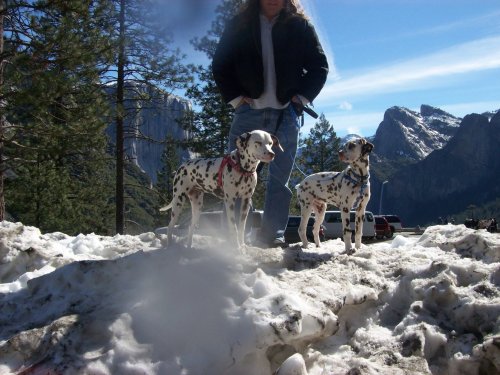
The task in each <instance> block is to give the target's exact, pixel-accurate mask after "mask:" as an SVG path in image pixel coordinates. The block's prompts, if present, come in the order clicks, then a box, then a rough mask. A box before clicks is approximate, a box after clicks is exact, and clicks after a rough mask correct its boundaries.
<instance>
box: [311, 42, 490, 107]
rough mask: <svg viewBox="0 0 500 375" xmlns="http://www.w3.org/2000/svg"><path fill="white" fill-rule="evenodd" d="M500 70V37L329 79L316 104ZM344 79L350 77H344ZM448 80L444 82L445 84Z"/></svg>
mask: <svg viewBox="0 0 500 375" xmlns="http://www.w3.org/2000/svg"><path fill="white" fill-rule="evenodd" d="M488 69H500V36H495V37H490V38H484V39H480V40H476V41H473V42H468V43H464V44H460V45H457V46H453V47H450V48H447V49H445V50H442V51H440V52H437V53H434V54H430V55H427V56H423V57H420V58H416V59H411V60H408V61H403V62H398V63H394V64H390V65H386V66H378V67H373V68H370V69H369V71H367V72H365V73H360V74H356V75H352V74H351V77H350V78H345V79H339V78H338V77H337V76H336V77H332V79H330V80H329V82H328V83H327V85H326V86H325V88H324V89H323V91H322V92H321V94H320V95H319V96H318V98H317V99H316V102H317V103H318V102H323V101H328V102H330V103H331V101H332V100H345V99H346V98H351V97H353V96H363V95H374V94H381V93H387V92H401V91H409V90H415V89H417V88H426V87H429V86H435V85H436V84H437V85H439V84H445V81H446V80H447V79H449V78H450V77H451V76H456V75H459V74H465V73H472V72H477V71H482V70H488ZM345 76H349V75H348V74H345ZM443 80H445V81H443Z"/></svg>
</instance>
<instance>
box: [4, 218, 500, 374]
mask: <svg viewBox="0 0 500 375" xmlns="http://www.w3.org/2000/svg"><path fill="white" fill-rule="evenodd" d="M214 243H215V245H214ZM209 244H210V245H209ZM499 245H500V236H499V235H498V234H490V233H487V232H486V231H474V230H470V229H467V228H465V227H463V226H453V225H446V226H436V227H430V228H428V229H427V230H426V232H425V233H424V234H423V235H422V236H421V237H413V236H409V237H404V236H397V237H395V238H394V239H393V240H392V241H390V242H384V243H375V244H371V245H363V247H362V249H361V251H358V252H357V253H355V254H354V255H352V256H346V255H343V254H341V253H342V252H343V249H344V246H343V243H342V242H341V241H340V240H335V241H333V240H332V241H327V242H325V243H324V244H323V245H322V247H321V248H320V249H316V248H315V247H314V248H313V247H311V248H308V249H301V248H300V247H299V246H297V245H295V246H292V247H290V248H288V249H284V250H281V249H265V250H262V249H257V248H251V247H250V248H248V249H247V255H246V256H241V255H238V252H237V251H235V250H233V249H227V248H225V247H224V242H223V240H221V239H214V238H210V237H203V236H195V245H194V247H193V249H185V248H182V247H180V246H177V245H172V246H170V247H168V248H163V247H162V245H161V239H158V238H156V236H154V235H153V234H152V233H145V234H143V235H140V236H114V237H104V236H96V235H94V234H89V235H79V236H75V237H70V236H67V235H65V234H62V233H51V234H41V233H40V231H39V230H38V229H36V228H33V227H27V226H23V225H22V224H20V223H9V222H2V223H0V305H1V306H2V311H1V313H0V373H1V374H4V373H5V374H11V373H12V374H14V373H20V372H23V371H24V373H30V374H45V373H58V374H59V373H60V374H174V375H175V374H203V375H211V374H214V375H221V374H224V375H232V374H235V375H236V374H238V375H245V374H249V375H250V374H265V375H267V374H269V375H271V374H272V373H273V372H274V371H277V373H278V374H279V375H287V374H288V375H290V374H299V375H306V374H309V375H320V374H321V375H327V374H328V375H331V374H346V373H349V374H376V373H379V374H380V373H383V374H431V373H432V374H480V373H481V374H486V373H487V374H494V373H500V332H499V331H500V326H499V323H500V321H499V318H498V317H499V316H500V289H499V288H500V263H499V262H500V258H499V252H500V250H499ZM278 369H279V370H278Z"/></svg>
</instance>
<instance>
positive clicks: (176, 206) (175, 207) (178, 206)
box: [165, 194, 186, 246]
mask: <svg viewBox="0 0 500 375" xmlns="http://www.w3.org/2000/svg"><path fill="white" fill-rule="evenodd" d="M185 201H186V196H185V195H184V194H180V195H176V196H175V197H174V199H173V200H172V203H171V206H172V212H171V214H170V223H169V224H168V231H167V243H166V244H165V246H167V245H168V244H170V243H172V233H173V231H174V227H175V224H177V222H178V221H179V217H180V215H181V212H182V207H183V206H184V202H185Z"/></svg>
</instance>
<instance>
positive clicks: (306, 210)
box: [299, 204, 313, 248]
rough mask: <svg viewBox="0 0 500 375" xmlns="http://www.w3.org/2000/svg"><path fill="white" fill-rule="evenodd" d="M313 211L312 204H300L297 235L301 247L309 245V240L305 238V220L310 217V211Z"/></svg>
mask: <svg viewBox="0 0 500 375" xmlns="http://www.w3.org/2000/svg"><path fill="white" fill-rule="evenodd" d="M312 211H313V205H312V204H305V205H302V207H301V209H300V216H301V219H300V225H299V237H300V240H301V241H302V247H303V248H307V246H309V241H308V240H307V233H306V230H307V222H308V221H309V217H311V213H312Z"/></svg>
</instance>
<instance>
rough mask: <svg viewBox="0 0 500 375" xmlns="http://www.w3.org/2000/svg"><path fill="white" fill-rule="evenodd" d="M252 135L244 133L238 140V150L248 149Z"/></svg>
mask: <svg viewBox="0 0 500 375" xmlns="http://www.w3.org/2000/svg"><path fill="white" fill-rule="evenodd" d="M250 137H251V134H250V133H243V134H242V135H240V136H239V137H238V138H236V148H237V149H238V150H244V149H246V148H247V147H248V140H249V139H250Z"/></svg>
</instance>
